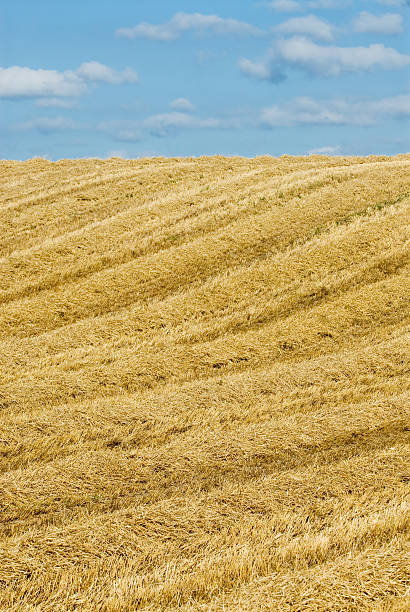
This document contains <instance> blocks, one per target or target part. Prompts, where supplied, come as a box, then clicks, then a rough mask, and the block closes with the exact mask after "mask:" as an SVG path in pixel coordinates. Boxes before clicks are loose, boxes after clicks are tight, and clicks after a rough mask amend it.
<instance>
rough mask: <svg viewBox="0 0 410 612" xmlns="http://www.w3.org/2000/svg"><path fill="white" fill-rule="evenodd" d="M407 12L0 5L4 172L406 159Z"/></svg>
mask: <svg viewBox="0 0 410 612" xmlns="http://www.w3.org/2000/svg"><path fill="white" fill-rule="evenodd" d="M409 26H410V1H409V0H407V1H406V0H356V1H353V0H350V1H349V0H304V1H302V0H266V1H256V0H255V1H253V0H236V1H233V0H232V1H224V0H218V1H216V0H207V2H204V1H197V0H175V1H172V2H171V1H169V0H168V1H166V0H149V1H148V0H117V1H116V2H114V1H113V0H98V1H97V0H70V1H69V2H56V0H36V1H35V2H34V1H33V0H2V2H1V5H0V159H21V160H24V159H28V158H32V157H44V158H47V159H50V160H53V161H54V160H58V159H62V158H82V157H99V158H107V157H111V156H120V157H124V158H137V157H146V156H149V157H150V156H199V155H214V154H220V155H243V156H249V157H253V156H256V155H265V154H268V155H274V156H279V155H283V154H288V155H306V154H312V153H323V154H330V155H371V154H385V155H395V154H398V153H407V152H409V151H410V35H409Z"/></svg>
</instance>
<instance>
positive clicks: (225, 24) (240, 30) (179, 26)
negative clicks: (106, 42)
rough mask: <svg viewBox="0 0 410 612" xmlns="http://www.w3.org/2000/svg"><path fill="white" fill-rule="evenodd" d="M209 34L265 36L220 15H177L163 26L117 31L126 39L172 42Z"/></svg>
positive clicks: (252, 27) (142, 25)
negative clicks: (183, 36) (192, 34)
mask: <svg viewBox="0 0 410 612" xmlns="http://www.w3.org/2000/svg"><path fill="white" fill-rule="evenodd" d="M189 31H194V32H197V33H204V32H209V33H211V34H219V35H226V34H234V35H243V36H260V35H262V34H264V32H263V31H262V30H260V29H259V28H257V27H255V26H253V25H251V24H249V23H246V22H243V21H237V20H236V19H224V18H222V17H218V15H203V14H201V13H176V14H175V15H174V16H173V17H172V18H171V19H170V20H169V21H167V22H165V23H162V24H158V25H155V24H152V23H146V22H142V23H139V24H137V25H136V26H134V27H133V28H120V29H119V30H116V34H117V36H121V37H124V38H148V39H151V40H160V41H163V42H170V41H173V40H177V39H178V38H179V37H180V36H181V34H183V33H184V32H189Z"/></svg>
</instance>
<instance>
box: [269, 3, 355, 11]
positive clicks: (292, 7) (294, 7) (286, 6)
mask: <svg viewBox="0 0 410 612" xmlns="http://www.w3.org/2000/svg"><path fill="white" fill-rule="evenodd" d="M265 4H266V5H267V6H269V7H270V8H273V9H274V10H275V11H281V12H287V13H296V12H299V11H305V10H310V9H312V8H313V9H343V8H345V7H346V6H348V5H349V4H351V0H309V1H308V2H305V1H303V2H302V1H301V2H297V1H296V0H271V2H266V3H265Z"/></svg>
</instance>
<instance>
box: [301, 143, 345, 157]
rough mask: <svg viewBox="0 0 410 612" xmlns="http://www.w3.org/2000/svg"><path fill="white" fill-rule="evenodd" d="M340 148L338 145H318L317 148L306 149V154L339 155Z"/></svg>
mask: <svg viewBox="0 0 410 612" xmlns="http://www.w3.org/2000/svg"><path fill="white" fill-rule="evenodd" d="M340 150H341V147H340V145H337V146H328V147H319V148H318V149H311V150H310V151H308V155H340Z"/></svg>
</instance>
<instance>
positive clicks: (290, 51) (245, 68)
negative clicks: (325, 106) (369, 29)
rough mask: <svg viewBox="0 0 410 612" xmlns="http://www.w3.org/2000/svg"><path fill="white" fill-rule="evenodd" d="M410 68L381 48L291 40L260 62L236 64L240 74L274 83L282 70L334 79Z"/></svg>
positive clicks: (409, 58) (408, 58)
mask: <svg viewBox="0 0 410 612" xmlns="http://www.w3.org/2000/svg"><path fill="white" fill-rule="evenodd" d="M409 65H410V55H404V54H401V53H399V52H398V51H396V50H395V49H392V48H390V47H385V46H384V45H383V44H374V45H370V46H369V47H337V46H331V45H329V46H323V45H318V44H316V43H314V42H313V41H311V40H309V39H307V38H305V37H301V36H294V37H292V38H290V39H286V40H279V41H277V42H276V44H275V45H274V47H273V48H272V49H271V50H270V51H269V52H268V53H267V55H266V57H265V59H264V60H263V61H261V62H251V61H250V60H247V59H241V60H240V61H239V68H240V70H241V72H242V73H243V74H245V75H247V76H250V77H253V78H257V79H260V80H268V81H271V82H274V83H278V82H280V81H281V80H283V74H284V70H285V69H286V68H295V69H298V70H302V71H303V72H306V73H307V74H309V75H312V76H321V77H330V76H333V77H337V76H339V75H341V74H343V73H345V72H361V71H366V70H367V71H368V70H375V69H379V70H398V69H400V68H405V67H406V66H409Z"/></svg>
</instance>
